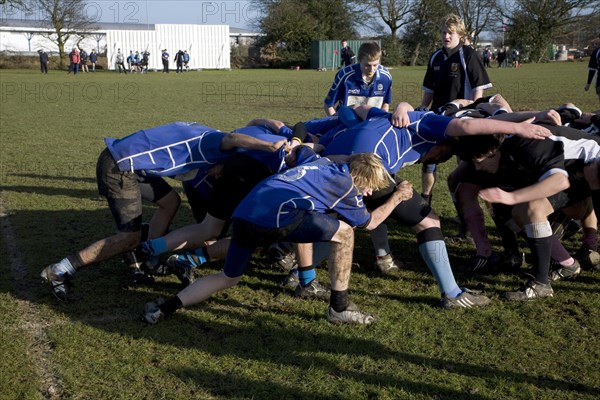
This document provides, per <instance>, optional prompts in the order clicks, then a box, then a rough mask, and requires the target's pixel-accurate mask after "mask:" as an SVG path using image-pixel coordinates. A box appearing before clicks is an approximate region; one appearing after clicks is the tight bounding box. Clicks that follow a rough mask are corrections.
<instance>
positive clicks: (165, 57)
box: [161, 49, 169, 74]
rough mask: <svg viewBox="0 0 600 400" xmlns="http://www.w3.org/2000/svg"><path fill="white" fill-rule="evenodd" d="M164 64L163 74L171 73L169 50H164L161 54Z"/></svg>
mask: <svg viewBox="0 0 600 400" xmlns="http://www.w3.org/2000/svg"><path fill="white" fill-rule="evenodd" d="M161 59H162V64H163V74H164V73H167V74H168V73H169V53H167V49H164V50H163V51H162V54H161Z"/></svg>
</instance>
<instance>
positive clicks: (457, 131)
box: [320, 104, 550, 308]
mask: <svg viewBox="0 0 600 400" xmlns="http://www.w3.org/2000/svg"><path fill="white" fill-rule="evenodd" d="M403 107H405V109H406V110H407V111H408V118H409V120H410V121H411V122H410V123H409V124H408V126H407V127H406V128H398V127H395V126H393V125H392V124H391V118H392V114H390V113H387V112H384V111H382V110H379V109H377V108H370V107H368V106H361V107H358V108H357V109H356V112H357V114H358V116H359V117H360V119H364V122H362V123H359V124H357V125H355V126H354V127H352V128H349V129H346V130H343V131H340V132H337V133H333V134H331V135H327V136H324V137H322V138H320V144H322V145H323V146H325V151H324V152H323V155H324V156H328V157H333V156H335V155H345V156H348V155H352V154H357V153H363V152H369V153H374V154H377V155H378V156H379V157H380V158H381V160H382V161H383V164H384V166H385V168H386V169H387V171H388V172H389V173H390V174H396V173H397V172H398V170H400V169H401V168H403V167H404V166H407V165H412V164H414V163H416V162H418V161H419V160H420V159H421V157H422V156H423V155H425V154H426V153H427V152H428V151H429V150H431V149H432V148H433V147H434V146H435V145H436V144H438V143H441V142H443V141H446V140H448V139H450V138H452V137H457V136H467V135H492V134H498V133H505V134H515V135H519V136H523V137H528V138H539V139H543V138H544V137H546V136H549V135H550V132H549V131H548V130H547V129H546V128H544V127H541V126H538V125H532V124H529V123H512V122H504V121H490V120H486V119H452V118H450V117H445V116H440V115H436V114H434V113H431V112H427V113H426V112H415V111H411V110H412V107H411V106H410V105H409V104H403ZM391 189H393V186H391V187H388V188H386V189H383V190H381V191H379V192H375V193H373V194H372V195H371V196H366V197H365V204H366V205H367V207H368V208H375V207H377V206H378V205H379V204H381V202H382V201H385V199H386V198H387V196H389V193H390V192H391ZM391 217H392V218H394V219H396V220H398V221H399V222H401V223H403V224H405V225H407V226H409V227H411V228H412V229H413V231H414V232H415V233H416V235H417V242H418V245H419V251H420V253H421V256H422V257H423V259H424V261H425V263H426V264H427V266H428V267H429V269H430V270H431V272H432V273H433V275H434V277H435V278H436V280H437V282H438V285H439V286H440V291H441V293H442V306H443V307H445V308H454V307H474V306H485V305H487V304H488V303H489V299H487V297H484V296H477V295H475V294H473V293H470V292H469V291H467V290H461V289H460V288H459V286H458V285H457V284H456V281H455V280H454V276H453V273H452V269H451V266H450V263H449V260H448V255H447V251H446V245H445V243H444V237H443V235H442V231H441V228H440V221H439V218H438V216H437V215H436V214H435V212H434V211H433V209H432V208H431V206H430V205H429V204H428V203H427V202H426V201H425V200H424V199H423V198H422V197H421V196H420V195H418V194H417V193H416V192H415V193H413V197H412V198H411V200H409V201H405V202H403V203H401V204H400V205H399V206H398V207H396V209H395V210H394V211H393V212H392V214H391ZM386 246H387V247H388V248H389V244H388V245H386Z"/></svg>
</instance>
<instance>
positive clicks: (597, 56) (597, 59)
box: [584, 34, 600, 100]
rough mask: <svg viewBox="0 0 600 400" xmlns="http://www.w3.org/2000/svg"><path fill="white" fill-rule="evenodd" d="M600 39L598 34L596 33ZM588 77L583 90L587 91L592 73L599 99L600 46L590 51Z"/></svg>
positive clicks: (591, 79) (599, 98)
mask: <svg viewBox="0 0 600 400" xmlns="http://www.w3.org/2000/svg"><path fill="white" fill-rule="evenodd" d="M598 38H599V39H600V34H599V35H598ZM588 70H589V72H588V79H587V83H586V84H585V87H584V90H585V91H586V92H587V91H588V90H590V85H591V83H592V81H593V80H594V75H596V94H597V95H598V100H600V72H598V71H600V46H599V47H597V48H596V50H594V51H593V52H592V56H591V57H590V62H589V63H588Z"/></svg>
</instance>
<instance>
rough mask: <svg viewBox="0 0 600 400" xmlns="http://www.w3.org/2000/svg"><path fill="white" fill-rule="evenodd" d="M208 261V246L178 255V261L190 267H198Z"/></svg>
mask: <svg viewBox="0 0 600 400" xmlns="http://www.w3.org/2000/svg"><path fill="white" fill-rule="evenodd" d="M207 261H208V253H207V252H206V247H200V248H199V249H196V250H194V251H192V252H189V251H188V252H185V253H183V254H179V255H178V256H177V262H180V263H181V264H186V265H188V266H189V267H190V268H196V267H199V266H201V265H202V264H204V263H206V262H207Z"/></svg>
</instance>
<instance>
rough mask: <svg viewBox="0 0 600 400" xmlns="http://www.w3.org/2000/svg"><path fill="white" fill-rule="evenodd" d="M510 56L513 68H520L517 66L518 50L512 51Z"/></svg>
mask: <svg viewBox="0 0 600 400" xmlns="http://www.w3.org/2000/svg"><path fill="white" fill-rule="evenodd" d="M511 56H512V66H513V68H519V67H520V66H521V64H519V50H517V49H512V52H511Z"/></svg>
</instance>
